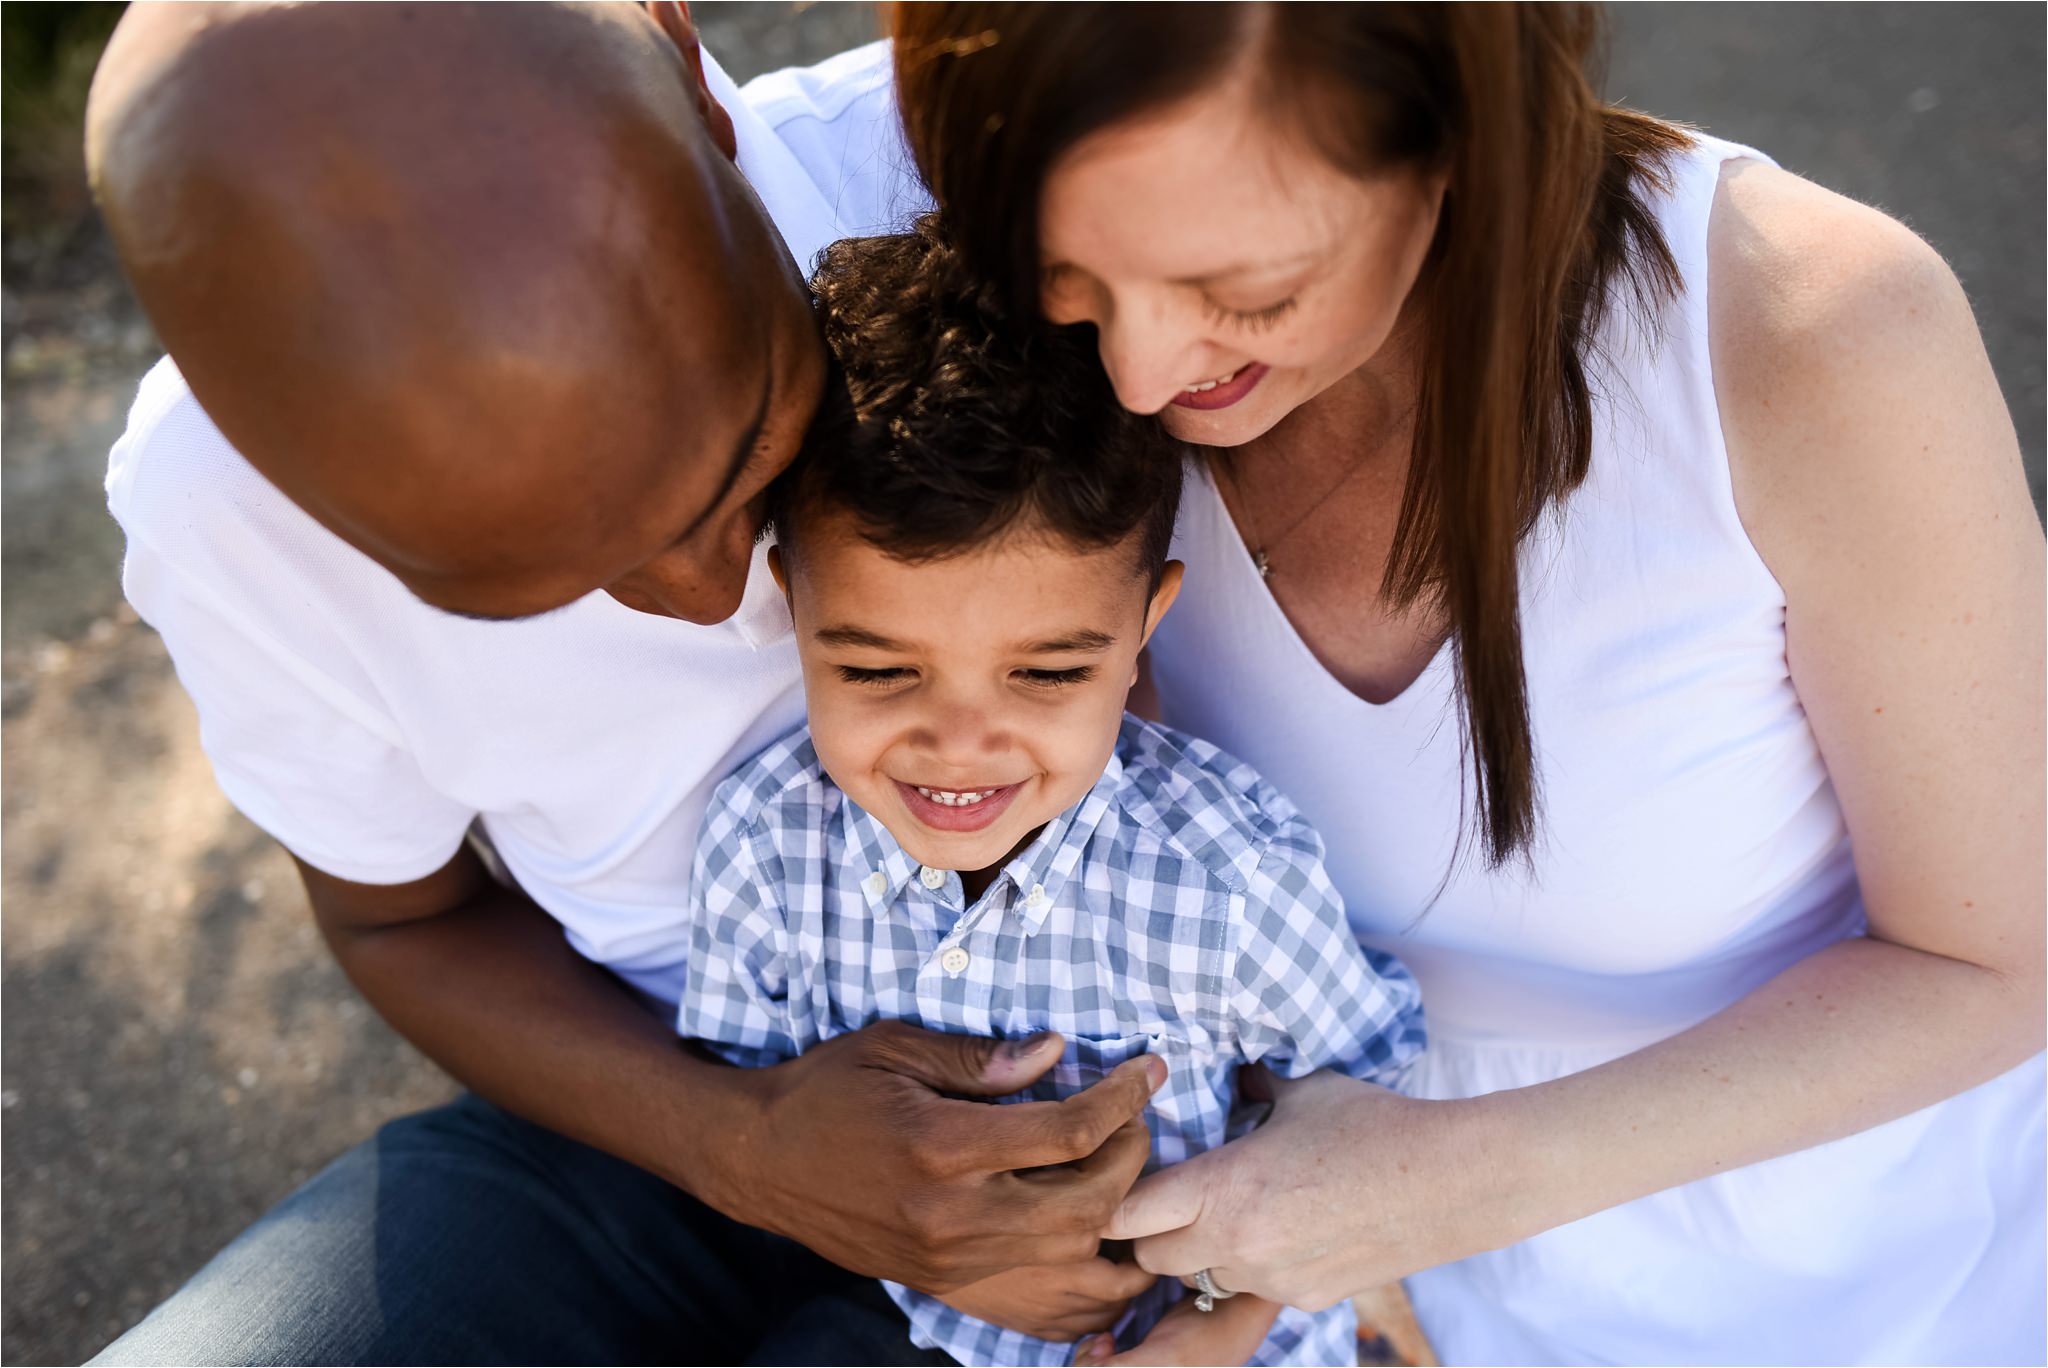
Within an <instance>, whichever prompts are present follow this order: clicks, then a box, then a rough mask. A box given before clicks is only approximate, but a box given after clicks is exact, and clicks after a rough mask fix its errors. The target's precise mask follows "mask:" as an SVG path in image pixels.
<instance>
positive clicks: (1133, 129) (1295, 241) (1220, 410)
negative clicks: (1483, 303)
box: [1039, 78, 1443, 446]
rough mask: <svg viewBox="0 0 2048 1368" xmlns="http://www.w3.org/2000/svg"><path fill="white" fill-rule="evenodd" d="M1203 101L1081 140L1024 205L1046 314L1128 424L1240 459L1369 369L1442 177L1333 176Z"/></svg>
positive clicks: (1418, 259) (1273, 122)
mask: <svg viewBox="0 0 2048 1368" xmlns="http://www.w3.org/2000/svg"><path fill="white" fill-rule="evenodd" d="M1252 89H1253V83H1252V82H1251V81H1249V80H1247V79H1243V78H1234V79H1232V80H1230V81H1227V82H1224V83H1222V84H1220V85H1219V86H1218V87H1216V88H1215V89H1214V90H1212V91H1207V92H1204V93H1203V94H1201V95H1198V96H1195V97H1194V98H1192V99H1189V100H1187V101H1185V102H1183V103H1180V104H1177V105H1173V106H1170V107H1168V108H1166V109H1164V110H1161V111H1158V112H1157V113H1154V114H1147V115H1143V116H1140V117H1139V118H1137V119H1133V120H1131V121H1129V122H1127V123H1123V124H1118V125H1115V126H1113V127H1111V128H1108V129H1105V130H1103V131H1102V132H1100V133H1097V134H1094V135H1092V136H1091V137H1089V138H1087V139H1084V140H1083V141H1082V142H1081V143H1079V144H1077V145H1076V146H1075V147H1074V149H1073V150H1072V151H1071V152H1069V153H1067V154H1066V155H1065V156H1064V157H1062V158H1061V159H1060V160H1059V161H1058V162H1056V163H1055V164H1054V166H1053V169H1052V174H1051V175H1050V176H1049V177H1048V178H1047V181H1046V187H1045V193H1044V195H1043V196H1042V198H1041V200H1040V205H1039V213H1040V219H1039V234H1040V241H1041V242H1042V244H1043V249H1044V267H1045V273H1044V278H1043V286H1042V291H1043V295H1042V298H1043V306H1044V309H1045V313H1046V316H1047V317H1048V318H1050V319H1051V320H1053V321H1054V322H1057V323H1093V324H1094V325H1095V326H1096V329H1097V330H1098V332H1099V333H1100V335H1101V344H1102V364H1103V367H1104V369H1105V370H1107V371H1108V372H1109V378H1110V381H1111V382H1112V383H1113V384H1114V385H1115V386H1116V392H1117V397H1118V398H1119V399H1120V400H1122V401H1123V405H1124V407H1125V408H1127V409H1130V410H1132V411H1133V412H1136V413H1158V414H1160V415H1161V418H1162V421H1164V423H1165V424H1166V427H1167V429H1168V430H1169V431H1171V432H1172V433H1173V434H1174V436H1176V437H1179V438H1181V439H1182V440H1183V441H1189V442H1198V443H1201V444H1203V445H1207V446H1237V445H1240V444H1242V443H1244V442H1248V441H1251V440H1252V439H1253V438H1255V437H1257V436H1259V435H1260V434H1261V433H1264V432H1265V431H1266V430H1267V429H1269V428H1271V427H1272V426H1273V425H1274V424H1275V423H1278V422H1279V421H1280V420H1281V419H1282V418H1284V417H1286V416H1287V415H1288V414H1289V413H1291V412H1292V411H1293V410H1294V409H1295V408H1297V407H1299V406H1300V405H1302V404H1304V403H1306V402H1308V401H1309V400H1310V399H1313V398H1315V397H1316V396H1317V395H1318V394H1321V393H1322V392H1323V391H1324V390H1325V389H1328V388H1329V387H1330V386H1331V385H1332V384H1334V383H1335V382H1336V381H1338V380H1340V379H1342V378H1343V377H1344V376H1346V375H1348V374H1350V373H1351V372H1352V371H1354V370H1356V369H1357V368H1358V367H1360V366H1362V365H1364V364H1365V363H1366V362H1367V361H1369V360H1371V359H1372V357H1373V355H1374V353H1376V352H1378V351H1379V349H1380V348H1381V346H1382V345H1384V344H1385V342H1386V341H1387V338H1388V335H1389V334H1390V333H1392V331H1393V329H1394V324H1395V320H1396V319H1397V318H1398V317H1399V316H1400V314H1401V309H1402V305H1403V303H1404V302H1405V301H1406V300H1407V298H1408V295H1409V292H1410V290H1411V289H1412V287H1413V286H1414V284H1415V280H1416V277H1417V275H1418V274H1419V273H1420V271H1421V269H1422V262H1423V259H1424V257H1426V256H1427V255H1428V252H1429V244H1430V241H1431V238H1432V237H1433V236H1434V234H1435V232H1436V221H1437V211H1438V209H1439V207H1440V205H1441V204H1442V200H1443V180H1442V177H1441V176H1440V175H1436V174H1431V173H1427V172H1424V171H1421V170H1417V169H1414V168H1405V167H1396V168H1391V169H1389V170H1388V171H1386V172H1384V173H1381V174H1379V175H1375V176H1373V177H1371V178H1368V179H1360V178H1359V177H1357V176H1355V175H1352V174H1349V173H1347V172H1345V171H1343V170H1341V169H1339V168H1338V167H1336V166H1334V165H1332V164H1331V163H1330V162H1329V161H1328V160H1327V159H1326V158H1325V157H1324V156H1323V155H1322V154H1321V153H1320V152H1318V151H1317V150H1316V149H1315V148H1314V147H1313V146H1311V145H1309V144H1308V143H1307V141H1306V140H1304V139H1303V138H1302V137H1300V136H1299V135H1298V134H1296V133H1295V132H1294V131H1293V130H1292V129H1291V128H1289V127H1288V126H1287V125H1286V124H1285V123H1284V121H1282V120H1278V119H1276V118H1274V117H1272V115H1271V114H1270V113H1268V112H1266V111H1263V110H1261V109H1260V108H1259V107H1258V106H1257V104H1256V103H1255V101H1254V99H1253V97H1252V94H1251V91H1252Z"/></svg>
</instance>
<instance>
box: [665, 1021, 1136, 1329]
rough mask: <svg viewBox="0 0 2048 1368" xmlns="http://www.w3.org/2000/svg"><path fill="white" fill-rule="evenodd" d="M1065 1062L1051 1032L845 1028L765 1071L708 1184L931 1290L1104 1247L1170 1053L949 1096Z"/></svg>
mask: <svg viewBox="0 0 2048 1368" xmlns="http://www.w3.org/2000/svg"><path fill="white" fill-rule="evenodd" d="M1059 1057H1060V1037H1059V1036H1058V1035H1056V1034H1053V1033H1051V1032H1047V1033H1046V1034H1044V1035H1040V1036H1035V1037H1032V1038H1031V1039H1029V1040H1023V1041H1008V1042H1005V1041H997V1040H989V1039H984V1038H980V1037H973V1036H955V1035H941V1034H938V1033H935V1032H931V1031H924V1030H920V1029H918V1028H917V1027H914V1026H908V1025H905V1024H903V1023H902V1022H893V1021H885V1022H877V1023H876V1024H874V1025H872V1026H869V1027H867V1028H865V1029H863V1030H860V1031H855V1032H852V1033H850V1034H848V1035H844V1036H840V1037H838V1038H837V1039H834V1040H830V1041H827V1042H826V1043H825V1044H823V1045H820V1046H818V1047H817V1048H815V1049H813V1050H810V1051H809V1052H807V1053H806V1054H804V1055H802V1056H801V1057H799V1058H797V1059H793V1060H791V1061H789V1062H788V1063H787V1064H779V1065H776V1066H775V1067H773V1068H770V1069H762V1070H755V1071H753V1073H752V1074H751V1075H750V1076H749V1083H750V1084H751V1085H752V1086H753V1087H754V1088H755V1089H756V1091H755V1092H754V1096H755V1099H756V1109H755V1115H754V1116H753V1118H752V1120H751V1124H748V1125H745V1126H743V1127H742V1128H740V1130H739V1131H737V1132H736V1133H734V1134H733V1135H732V1138H731V1142H730V1143H729V1144H726V1145H724V1146H722V1148H723V1151H724V1152H723V1153H722V1154H721V1155H719V1156H717V1158H718V1160H719V1163H718V1166H717V1168H718V1171H717V1172H716V1173H715V1174H714V1175H710V1181H708V1182H703V1183H700V1184H698V1185H697V1192H698V1195H699V1196H700V1197H703V1198H704V1200H706V1201H708V1202H710V1203H711V1204H712V1205H714V1206H716V1207H718V1208H719V1209H720V1210H722V1211H724V1212H725V1213H726V1214H727V1215H729V1216H732V1217H733V1218H735V1219H737V1220H741V1221H745V1222H747V1223H748V1224H750V1225H756V1226H760V1227H762V1228H764V1229H768V1230H773V1231H777V1232H779V1233H781V1234H784V1235H788V1236H789V1237H791V1238H792V1239H796V1240H799V1241H801V1242H802V1243H804V1244H806V1245H808V1246H809V1247H810V1248H812V1249H813V1250H816V1251H817V1252H818V1253H819V1254H822V1255H824V1256H825V1257H826V1258H828V1259H830V1260H832V1261H833V1262H834V1263H836V1264H839V1265H841V1266H842V1267H845V1268H849V1269H852V1270H854V1271H855V1272H859V1273H868V1274H873V1275H875V1276H877V1277H885V1278H892V1279H894V1280H896V1281H898V1282H902V1283H906V1284H908V1285H909V1286H911V1287H915V1288H919V1289H920V1290H923V1291H928V1292H940V1293H943V1292H947V1291H950V1290H952V1289H954V1288H959V1287H963V1286H965V1285H967V1284H969V1283H975V1282H980V1281H981V1280H983V1279H985V1278H989V1277H992V1276H994V1275H995V1274H998V1273H1002V1272H1006V1271H1008V1270H1009V1269H1012V1268H1016V1267H1019V1266H1020V1265H1027V1264H1072V1263H1078V1262H1082V1261H1085V1260H1088V1259H1091V1258H1093V1257H1094V1255H1095V1250H1096V1246H1097V1243H1098V1240H1099V1238H1100V1236H1101V1234H1102V1230H1103V1228H1104V1227H1105V1226H1106V1225H1108V1223H1109V1220H1110V1217H1111V1216H1112V1215H1114V1214H1115V1212H1116V1210H1117V1206H1118V1204H1119V1203H1121V1202H1122V1201H1123V1198H1124V1194H1125V1193H1126V1192H1127V1191H1128V1190H1129V1189H1130V1186H1131V1184H1132V1183H1133V1182H1134V1181H1136V1179H1137V1176H1138V1172H1139V1170H1140V1169H1142V1168H1143V1167H1144V1164H1145V1159H1146V1156H1147V1155H1148V1154H1149V1152H1150V1138H1149V1136H1148V1135H1147V1133H1146V1130H1145V1127H1144V1125H1143V1124H1142V1123H1139V1124H1131V1123H1133V1122H1134V1121H1135V1120H1136V1118H1138V1117H1139V1116H1140V1115H1141V1114H1142V1113H1143V1111H1144V1109H1145V1105H1146V1103H1147V1102H1148V1101H1149V1100H1150V1098H1151V1096H1152V1093H1153V1091H1154V1090H1155V1089H1157V1088H1158V1086H1159V1085H1160V1084H1161V1083H1163V1082H1165V1081H1166V1064H1165V1061H1163V1060H1161V1059H1158V1058H1156V1057H1154V1056H1150V1055H1147V1056H1143V1057H1141V1058H1138V1059H1133V1060H1130V1061H1128V1062H1126V1063H1125V1064H1123V1065H1121V1066H1120V1067H1119V1068H1118V1069H1117V1070H1116V1071H1115V1072H1114V1073H1112V1074H1110V1075H1109V1077H1107V1078H1105V1079H1103V1080H1102V1081H1101V1082H1100V1083H1097V1084H1096V1085H1095V1086H1094V1087H1092V1088H1089V1089H1088V1090H1087V1091H1085V1092H1081V1093H1077V1094H1075V1095H1074V1096H1072V1097H1069V1098H1066V1099H1065V1100H1063V1101H1060V1102H1018V1103H1012V1104H1010V1105H1008V1106H993V1105H990V1104H988V1103H985V1102H978V1101H962V1100H959V1098H958V1097H957V1096H946V1095H945V1094H965V1095H967V1096H969V1097H991V1098H992V1097H1003V1096H1007V1095H1008V1094H1010V1093H1014V1092H1016V1091H1018V1090H1019V1089H1020V1088H1022V1087H1024V1086H1025V1085H1026V1084H1028V1083H1030V1082H1031V1081H1032V1080H1034V1079H1036V1078H1037V1077H1038V1076H1039V1075H1040V1074H1042V1073H1044V1072H1045V1071H1046V1070H1047V1069H1049V1068H1051V1067H1052V1065H1053V1063H1054V1061H1056V1060H1057V1059H1058V1058H1059ZM1056 1165H1057V1166H1058V1167H1054V1166H1056Z"/></svg>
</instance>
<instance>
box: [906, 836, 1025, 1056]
mask: <svg viewBox="0 0 2048 1368" xmlns="http://www.w3.org/2000/svg"><path fill="white" fill-rule="evenodd" d="M917 882H918V884H919V889H918V896H921V897H926V898H930V899H931V900H932V901H933V902H934V903H936V904H938V905H939V906H940V907H942V908H944V909H945V910H946V911H947V912H949V913H951V914H952V917H951V921H952V925H951V929H950V930H948V931H947V932H946V933H945V934H944V935H943V936H941V937H940V938H939V942H938V944H937V945H936V946H934V947H933V949H932V953H931V954H929V955H927V956H926V957H925V962H924V967H923V968H922V969H921V970H920V971H919V973H918V991H919V995H920V996H921V997H924V998H927V999H931V1000H935V1002H936V1003H937V1004H943V1006H944V1008H945V1010H944V1016H945V1019H947V1020H949V1021H954V1022H957V1023H958V1024H959V1026H960V1029H961V1030H963V1031H967V1032H971V1033H973V1034H976V1035H987V1034H989V1033H991V1032H992V1031H993V1030H994V1013H993V1012H992V1010H991V1004H992V1003H993V1001H994V996H995V989H996V976H997V974H998V972H999V971H1001V970H1002V969H1003V967H1004V966H1003V965H1002V964H1001V963H1000V962H999V958H998V956H997V955H996V954H995V948H996V944H997V940H998V937H997V936H996V935H995V934H994V932H995V928H996V927H997V926H998V925H999V924H1000V923H1001V920H1002V910H1003V894H1002V893H1001V891H1000V887H1001V885H1000V884H998V885H995V886H992V887H991V888H990V890H989V892H988V894H987V895H985V896H984V897H983V898H982V899H981V900H980V901H979V902H978V903H976V904H975V905H974V906H973V907H971V908H966V909H965V911H963V910H962V906H963V904H964V903H965V902H966V889H965V888H963V887H962V886H961V883H960V876H959V874H957V873H956V872H954V871H953V870H950V869H933V868H931V867H930V866H926V867H925V868H923V869H920V870H919V871H918V879H917ZM941 924H943V922H942V923H941ZM927 1019H930V1018H929V1014H928V1015H927Z"/></svg>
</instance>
